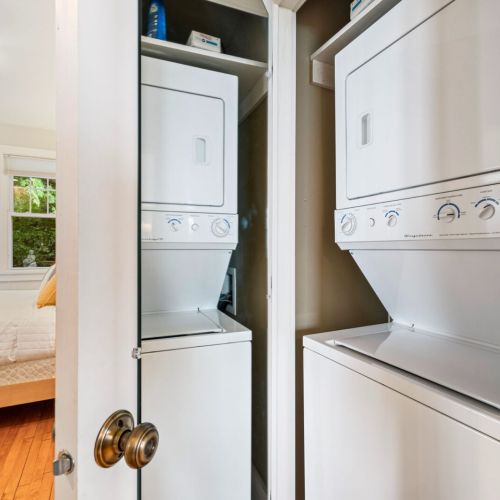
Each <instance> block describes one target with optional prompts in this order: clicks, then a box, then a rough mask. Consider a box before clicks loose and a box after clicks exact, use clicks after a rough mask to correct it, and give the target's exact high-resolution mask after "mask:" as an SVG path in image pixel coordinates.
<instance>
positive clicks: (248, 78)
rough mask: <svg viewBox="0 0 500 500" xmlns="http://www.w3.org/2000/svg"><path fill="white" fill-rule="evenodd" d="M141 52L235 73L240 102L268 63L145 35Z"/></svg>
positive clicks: (262, 74)
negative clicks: (237, 79)
mask: <svg viewBox="0 0 500 500" xmlns="http://www.w3.org/2000/svg"><path fill="white" fill-rule="evenodd" d="M141 53H142V54H143V55H145V56H150V57H156V58H158V59H165V60H167V61H172V62H178V63H182V64H187V65H189V66H196V67H198V68H203V69H210V70H213V71H219V72H221V73H229V74H231V75H236V76H237V77H238V78H239V96H240V102H241V101H242V100H243V99H245V97H246V96H247V95H248V94H249V93H250V91H251V90H252V89H253V88H254V87H255V86H256V85H257V83H258V82H259V80H260V79H261V78H262V77H263V76H264V75H265V73H266V71H267V64H266V63H264V62H260V61H253V60H251V59H243V58H241V57H235V56H230V55H227V54H220V53H218V52H211V51H209V50H203V49H198V48H195V47H189V46H188V45H181V44H179V43H173V42H168V41H163V40H157V39H155V38H149V37H146V36H143V37H141Z"/></svg>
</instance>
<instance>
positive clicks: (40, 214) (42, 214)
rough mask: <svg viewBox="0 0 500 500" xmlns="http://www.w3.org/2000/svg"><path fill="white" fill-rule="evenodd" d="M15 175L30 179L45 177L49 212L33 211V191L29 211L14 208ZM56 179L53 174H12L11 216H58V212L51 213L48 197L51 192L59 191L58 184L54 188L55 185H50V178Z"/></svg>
mask: <svg viewBox="0 0 500 500" xmlns="http://www.w3.org/2000/svg"><path fill="white" fill-rule="evenodd" d="M15 177H25V178H29V179H32V178H35V179H43V180H44V181H45V182H46V187H45V189H44V192H45V194H46V195H47V200H46V203H47V205H46V210H47V212H46V213H38V212H33V210H32V196H31V193H30V201H29V211H28V212H16V211H15V210H14V187H15V186H14V182H15ZM54 179H55V176H51V175H43V176H42V175H23V174H22V173H19V174H18V173H14V174H10V202H9V205H10V207H9V208H10V211H9V215H10V216H13V215H15V216H20V217H40V216H45V217H49V218H55V217H56V214H55V213H49V211H48V210H49V199H48V194H49V192H53V193H57V186H56V188H53V187H50V185H49V180H54ZM56 207H57V198H56ZM56 212H57V208H56Z"/></svg>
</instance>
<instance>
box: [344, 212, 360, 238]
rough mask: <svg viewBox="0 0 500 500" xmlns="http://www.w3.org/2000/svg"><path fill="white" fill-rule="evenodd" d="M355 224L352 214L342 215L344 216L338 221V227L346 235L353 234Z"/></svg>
mask: <svg viewBox="0 0 500 500" xmlns="http://www.w3.org/2000/svg"><path fill="white" fill-rule="evenodd" d="M356 226H357V221H356V217H354V215H352V214H346V215H344V217H342V221H341V222H340V229H341V230H342V232H343V233H344V234H345V235H346V236H349V235H351V234H353V233H354V231H356Z"/></svg>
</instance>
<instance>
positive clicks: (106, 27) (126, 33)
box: [55, 0, 139, 500]
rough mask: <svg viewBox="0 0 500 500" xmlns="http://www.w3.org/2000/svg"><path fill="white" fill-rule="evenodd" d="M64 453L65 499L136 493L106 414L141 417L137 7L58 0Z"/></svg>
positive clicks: (127, 497) (59, 433)
mask: <svg viewBox="0 0 500 500" xmlns="http://www.w3.org/2000/svg"><path fill="white" fill-rule="evenodd" d="M56 5H57V7H56V9H57V35H56V36H57V67H58V70H57V71H58V73H57V136H58V137H57V154H58V174H57V175H58V178H57V182H58V186H60V193H61V196H60V197H59V198H58V219H57V227H58V231H57V234H58V241H57V252H58V256H57V258H58V261H57V265H58V269H57V273H58V294H57V368H56V380H57V382H56V398H57V399H56V450H63V449H65V450H68V451H69V452H70V453H71V455H72V456H73V457H74V459H75V463H76V467H75V470H74V472H73V473H71V474H69V475H66V476H64V475H63V476H58V477H57V478H56V482H55V491H56V498H57V499H58V500H73V499H77V498H78V499H79V500H84V499H88V500H99V499H103V500H104V499H106V500H110V499H119V500H135V499H136V498H137V472H136V471H135V470H132V469H130V468H129V467H127V465H126V464H125V463H124V461H123V460H121V461H120V462H119V463H118V464H116V465H115V466H113V467H111V468H109V469H104V468H101V467H99V466H98V465H97V464H96V462H95V460H94V443H95V439H96V436H97V433H98V431H99V429H100V427H101V425H102V424H103V423H104V421H105V420H106V418H107V417H108V416H109V415H110V414H111V413H113V412H114V411H115V410H119V409H126V410H129V411H130V412H132V414H133V416H134V417H135V418H137V361H135V360H134V359H132V357H131V350H132V348H133V347H134V346H135V345H137V344H136V342H137V309H138V305H137V289H138V286H137V261H138V231H137V227H138V224H137V219H138V95H139V89H138V80H139V79H138V64H139V62H138V2H137V0H108V1H106V2H102V1H100V0H72V1H69V2H68V1H67V0H57V2H56Z"/></svg>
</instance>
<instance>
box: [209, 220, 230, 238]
mask: <svg viewBox="0 0 500 500" xmlns="http://www.w3.org/2000/svg"><path fill="white" fill-rule="evenodd" d="M230 229H231V224H230V223H229V221H228V220H227V219H222V218H220V217H219V218H217V219H215V220H214V221H213V222H212V233H214V235H215V236H217V238H224V236H227V235H228V234H229V231H230Z"/></svg>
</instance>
